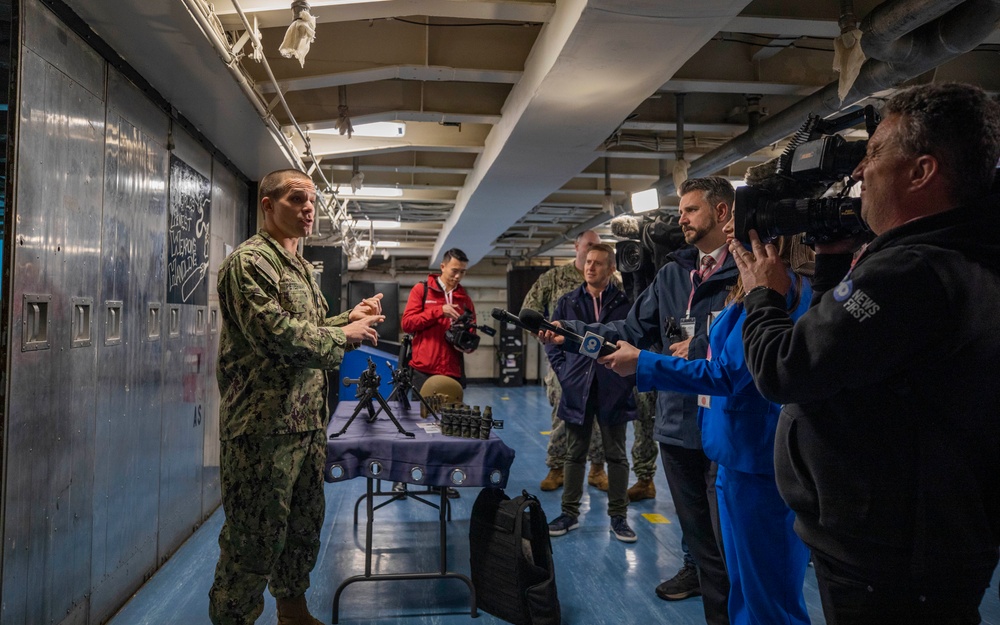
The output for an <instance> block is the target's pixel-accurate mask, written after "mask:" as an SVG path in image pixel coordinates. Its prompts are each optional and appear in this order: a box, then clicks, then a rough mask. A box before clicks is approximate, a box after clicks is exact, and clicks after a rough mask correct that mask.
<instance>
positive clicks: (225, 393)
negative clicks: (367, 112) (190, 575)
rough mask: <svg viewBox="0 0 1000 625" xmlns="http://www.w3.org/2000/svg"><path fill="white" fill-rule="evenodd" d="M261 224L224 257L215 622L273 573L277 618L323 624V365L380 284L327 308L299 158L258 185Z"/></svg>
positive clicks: (370, 335)
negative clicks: (309, 253) (338, 309)
mask: <svg viewBox="0 0 1000 625" xmlns="http://www.w3.org/2000/svg"><path fill="white" fill-rule="evenodd" d="M258 198H259V202H260V209H261V211H263V214H264V227H263V228H262V229H261V230H260V232H258V233H257V234H256V235H254V236H252V237H250V238H249V239H247V240H246V241H245V242H244V243H242V244H241V245H240V246H238V247H237V248H236V249H235V250H233V252H232V254H230V255H229V257H228V258H226V259H225V260H224V261H223V262H222V265H221V267H220V268H219V308H220V310H221V312H222V330H221V332H220V335H219V364H218V373H217V375H218V379H219V392H220V393H221V396H222V397H221V403H220V406H219V438H220V439H221V447H220V454H219V456H220V457H219V460H220V467H219V470H220V481H221V486H222V508H223V510H224V511H225V514H226V520H225V523H223V526H222V531H221V532H220V533H219V547H220V554H219V563H218V565H217V567H216V569H215V582H214V584H213V585H212V589H211V591H209V617H210V618H211V620H212V623H214V624H215V625H245V624H247V623H253V622H254V621H255V620H256V619H257V617H258V616H260V614H261V612H262V611H263V609H264V598H263V596H262V595H263V592H264V588H265V587H266V586H268V585H269V584H270V589H271V594H273V595H274V597H275V599H276V603H277V607H278V623H279V625H318V624H319V621H317V620H316V619H314V618H313V617H312V615H310V614H309V610H308V609H307V606H306V599H305V591H306V589H307V588H308V587H309V573H310V572H311V571H312V569H313V566H314V565H315V564H316V557H317V556H318V554H319V536H320V528H321V527H322V524H323V515H324V512H325V510H326V505H325V503H324V501H323V466H324V463H325V462H326V424H327V420H328V418H329V415H330V410H329V408H328V406H327V405H326V397H327V376H326V371H325V370H329V369H335V368H337V367H339V366H340V363H341V361H342V360H343V357H344V351H345V350H347V349H352V348H353V347H354V346H356V345H358V344H359V343H361V342H362V341H364V340H369V341H371V342H372V343H375V342H376V341H377V339H378V333H377V332H376V331H375V329H374V328H372V327H371V326H372V325H373V324H374V323H377V322H380V321H383V320H384V319H385V317H383V316H382V315H381V302H380V300H381V299H382V294H381V293H379V294H377V295H375V296H374V297H372V298H370V299H367V300H364V301H363V302H362V303H361V304H359V305H358V306H356V307H355V308H354V310H352V311H350V312H347V313H343V314H341V315H338V316H336V317H329V318H328V317H327V316H326V313H327V311H328V308H327V304H326V300H325V299H324V298H323V295H322V293H321V292H320V289H319V285H318V284H316V281H315V279H314V278H313V270H312V266H311V265H310V264H309V263H308V262H307V261H306V260H305V259H304V258H302V256H301V255H300V254H299V253H298V245H299V240H300V239H301V238H302V237H305V236H308V235H309V233H310V232H311V231H312V225H313V219H314V218H315V214H316V211H315V206H314V204H315V202H316V187H315V186H314V185H313V182H312V180H311V179H310V178H309V177H308V176H307V175H305V174H304V173H302V172H300V171H298V170H296V169H286V170H280V171H275V172H271V173H270V174H268V175H266V176H264V179H263V180H261V182H260V185H259V193H258Z"/></svg>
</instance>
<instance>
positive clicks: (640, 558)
mask: <svg viewBox="0 0 1000 625" xmlns="http://www.w3.org/2000/svg"><path fill="white" fill-rule="evenodd" d="M465 401H466V403H469V404H476V405H480V406H487V405H489V406H492V407H493V413H494V416H495V418H498V419H504V421H505V428H504V430H502V431H501V432H498V433H499V434H500V435H501V437H502V438H503V440H504V441H505V442H506V443H507V444H508V445H509V446H511V447H512V448H514V449H515V450H516V453H517V456H516V458H515V460H514V464H513V467H512V469H511V478H510V482H509V484H508V488H507V492H508V493H509V494H511V495H514V494H519V493H520V492H521V490H522V489H526V490H528V491H529V492H531V493H534V494H537V495H538V496H539V499H540V500H541V502H542V505H543V507H544V509H545V513H546V515H547V517H548V518H549V519H550V520H551V519H552V518H554V517H555V516H557V515H558V514H559V501H560V494H561V490H560V491H554V492H549V493H543V492H541V491H540V490H539V488H538V483H539V481H540V480H541V478H542V477H544V475H545V473H546V468H545V445H546V442H547V440H548V439H547V436H546V435H545V434H543V433H542V432H545V431H547V430H549V428H550V423H549V415H550V408H549V405H548V403H547V401H546V398H545V392H544V390H543V389H542V388H541V387H539V386H527V387H521V388H509V389H505V388H497V387H492V386H471V387H470V388H469V389H468V390H467V392H466V397H465ZM630 430H631V428H630ZM630 437H631V433H630ZM630 445H631V438H630ZM633 481H634V479H630V483H631V482H633ZM655 484H656V489H657V497H656V499H655V500H649V501H643V502H639V503H636V504H632V505H631V506H630V507H629V522H630V523H631V525H632V527H633V529H634V530H635V531H636V533H637V534H638V537H639V539H638V542H636V543H634V544H631V545H626V544H624V543H621V542H619V541H617V540H615V539H614V537H613V536H612V535H611V533H610V532H609V531H608V517H607V515H606V512H605V510H606V508H605V505H606V499H605V494H604V493H602V492H600V491H598V490H596V489H594V488H592V487H588V488H587V492H586V493H585V495H584V499H583V504H582V513H581V527H580V529H578V530H575V531H573V532H570V533H569V534H567V535H565V536H561V537H558V538H553V539H552V546H553V551H554V555H555V561H556V581H557V585H558V589H559V599H560V604H561V606H562V614H563V623H565V624H566V625H604V624H607V625H611V624H614V625H621V624H624V623H670V624H673V625H688V624H692V625H693V624H699V623H704V622H705V620H704V616H703V613H702V605H701V599H700V598H692V599H687V600H685V601H675V602H665V601H661V600H660V599H658V598H657V597H656V595H655V594H654V593H653V588H654V587H655V586H656V585H657V584H658V583H659V582H660V581H662V580H663V579H666V578H667V577H671V576H672V575H673V574H674V573H675V572H676V571H677V569H678V567H679V565H680V562H681V552H680V527H679V526H678V525H677V523H676V517H675V515H674V508H673V503H672V502H671V500H670V495H669V492H668V490H667V485H666V481H665V479H664V478H663V473H662V468H660V467H659V466H658V467H657V474H656V478H655ZM364 489H365V481H364V480H361V479H356V480H353V481H351V482H347V483H342V484H337V485H331V484H327V486H326V501H327V509H326V525H325V528H324V532H323V536H322V541H323V542H322V549H321V552H320V557H319V562H318V564H317V566H316V569H315V570H314V571H313V574H312V587H311V588H310V590H309V592H308V593H307V599H308V602H309V606H310V610H311V611H312V612H313V614H314V615H316V616H317V618H319V619H321V620H322V621H323V622H324V623H330V622H331V616H332V603H333V596H334V591H335V590H336V587H337V585H338V584H340V582H341V581H342V580H343V579H345V578H347V577H349V576H351V575H356V574H361V573H363V572H364V539H365V532H364V510H362V511H361V517H362V518H361V524H360V525H358V526H355V525H354V522H353V512H354V503H355V501H357V499H358V497H359V496H361V495H362V494H363V493H364ZM476 494H478V489H473V488H469V489H462V496H461V498H460V499H457V500H453V509H452V510H453V517H452V518H453V520H452V521H451V522H450V524H449V527H448V544H449V551H448V562H449V568H450V569H451V570H453V571H457V572H460V573H464V574H466V575H468V573H469V541H468V528H469V514H470V511H471V508H472V503H473V501H474V499H475V497H476ZM643 515H660V516H662V517H663V519H664V520H665V521H666V522H659V523H654V522H651V521H650V520H647V518H645V517H644V516H643ZM221 525H222V510H221V509H219V510H218V511H216V513H215V514H214V515H212V516H211V517H210V519H209V520H208V521H207V522H206V523H205V524H204V525H203V526H202V527H201V528H199V529H198V531H197V532H195V533H194V534H193V535H192V536H191V538H190V539H188V541H187V542H186V543H184V545H182V546H181V548H180V549H179V550H178V551H177V553H176V554H175V555H174V556H173V557H172V558H171V559H170V560H169V561H167V563H166V564H165V565H164V566H163V567H162V568H161V569H160V570H159V571H158V572H157V573H156V574H155V575H154V576H153V577H152V578H151V579H150V580H149V581H148V582H147V583H146V584H145V585H144V586H143V587H142V588H140V589H139V591H138V592H137V593H136V594H135V596H134V597H133V598H132V600H131V601H129V602H128V603H127V604H126V605H125V606H124V607H123V608H122V609H121V610H120V611H119V613H118V614H116V615H115V616H114V617H113V618H112V619H111V621H110V625H163V624H166V623H178V624H184V625H208V624H209V620H208V616H207V614H208V589H209V587H210V586H211V583H212V575H213V571H214V568H215V562H216V559H217V558H218V553H219V548H218V544H217V542H216V540H217V538H218V533H219V528H220V527H221ZM437 544H438V524H437V511H436V510H434V509H432V508H430V507H427V506H424V505H421V504H419V503H417V502H414V501H401V502H394V503H392V504H390V505H388V506H386V507H385V508H382V509H381V510H379V511H377V512H376V515H375V525H374V558H373V568H374V571H375V572H401V571H412V570H427V571H433V570H435V569H436V567H437V564H438V550H437ZM998 577H1000V575H995V576H994V580H993V585H992V586H991V588H990V589H989V590H988V591H987V593H986V597H985V599H984V601H983V604H982V608H981V612H982V616H983V622H984V623H987V624H991V625H1000V599H998V595H997V582H998ZM805 596H806V601H807V603H808V606H809V612H810V615H811V616H812V622H813V623H814V625H823V624H824V623H825V621H824V619H823V616H822V611H821V608H820V603H819V595H818V592H817V590H816V580H815V576H814V574H813V572H812V569H809V572H808V574H807V576H806V582H805ZM265 601H266V605H265V609H264V613H263V615H262V616H261V617H260V618H259V619H258V621H257V623H258V625H273V624H274V623H276V622H277V616H276V614H275V611H274V599H273V598H272V597H271V596H270V594H268V593H265ZM468 606H469V593H468V590H467V588H466V587H465V585H464V584H463V583H462V582H460V581H457V580H421V581H380V582H363V583H356V584H353V585H351V586H349V587H347V589H346V590H345V591H344V593H343V595H342V597H341V605H340V620H339V622H340V623H351V624H356V623H388V624H393V625H437V624H441V625H453V624H458V623H469V622H474V623H478V624H479V625H493V624H499V623H504V621H501V620H500V619H498V618H496V617H494V616H491V615H489V614H485V613H482V612H480V616H479V618H477V619H472V618H470V615H469V607H468Z"/></svg>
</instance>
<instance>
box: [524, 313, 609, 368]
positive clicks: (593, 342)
mask: <svg viewBox="0 0 1000 625" xmlns="http://www.w3.org/2000/svg"><path fill="white" fill-rule="evenodd" d="M518 317H519V318H520V320H521V325H522V327H523V328H524V329H526V330H527V331H528V332H531V333H533V334H537V333H538V332H540V331H541V330H549V331H551V332H555V333H556V334H558V335H559V336H561V337H563V338H564V339H566V340H567V341H569V342H570V343H572V344H574V345H579V352H580V353H581V354H583V355H584V356H587V357H588V358H599V357H601V356H607V355H608V354H613V353H614V352H615V351H616V350H617V349H618V347H616V346H614V345H612V344H611V343H608V342H607V341H605V340H604V337H602V336H601V335H599V334H594V333H593V332H587V334H585V335H584V336H580V335H579V334H577V333H575V332H570V331H569V330H567V329H565V328H560V327H559V326H555V325H552V324H551V323H549V322H548V321H546V320H545V317H543V316H542V314H541V313H540V312H538V311H537V310H531V309H530V308H524V309H522V310H521V312H520V314H519V315H518Z"/></svg>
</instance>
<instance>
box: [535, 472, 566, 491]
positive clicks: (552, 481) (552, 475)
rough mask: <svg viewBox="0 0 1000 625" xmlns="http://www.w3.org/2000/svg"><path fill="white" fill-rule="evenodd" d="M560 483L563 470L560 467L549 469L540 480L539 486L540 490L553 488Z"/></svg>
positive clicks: (561, 483) (561, 482)
mask: <svg viewBox="0 0 1000 625" xmlns="http://www.w3.org/2000/svg"><path fill="white" fill-rule="evenodd" d="M562 485H563V470H562V468H561V467H560V468H558V469H549V474H548V475H546V476H545V479H543V480H542V483H541V485H540V488H541V489H542V490H555V489H557V488H559V487H560V486H562Z"/></svg>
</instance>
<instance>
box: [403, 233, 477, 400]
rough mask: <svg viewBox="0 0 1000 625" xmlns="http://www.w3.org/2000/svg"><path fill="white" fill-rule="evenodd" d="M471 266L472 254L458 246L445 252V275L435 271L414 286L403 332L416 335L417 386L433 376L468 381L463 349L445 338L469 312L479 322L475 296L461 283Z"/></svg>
mask: <svg viewBox="0 0 1000 625" xmlns="http://www.w3.org/2000/svg"><path fill="white" fill-rule="evenodd" d="M468 267H469V257H468V256H466V255H465V252H463V251H462V250H460V249H458V248H452V249H450V250H448V251H447V252H445V253H444V260H443V261H442V262H441V274H440V275H434V274H431V275H429V276H428V277H427V280H426V281H425V282H420V283H418V284H416V285H414V287H413V288H412V289H410V297H409V299H408V300H407V302H406V309H405V310H404V311H403V319H402V327H403V332H406V333H407V334H411V335H413V356H412V358H411V359H410V368H411V369H412V370H413V387H414V388H417V389H419V388H421V387H422V386H423V384H424V382H425V381H426V380H427V378H429V377H430V376H432V375H446V376H448V377H450V378H455V379H456V380H459V381H460V382H463V384H462V386H465V384H464V375H463V366H462V352H461V351H459V349H458V348H457V347H455V346H454V345H452V344H451V343H449V342H448V340H447V339H445V332H447V331H448V329H449V328H450V327H451V324H452V322H453V321H454V320H455V319H458V318H459V317H460V316H462V313H464V312H466V311H468V312H471V313H472V320H471V325H473V326H474V325H475V322H476V309H475V307H474V306H473V305H472V299H471V298H470V297H469V294H468V293H466V291H465V289H464V288H462V285H461V284H459V283H460V282H461V281H462V278H463V277H464V276H465V272H466V271H467V270H468Z"/></svg>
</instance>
